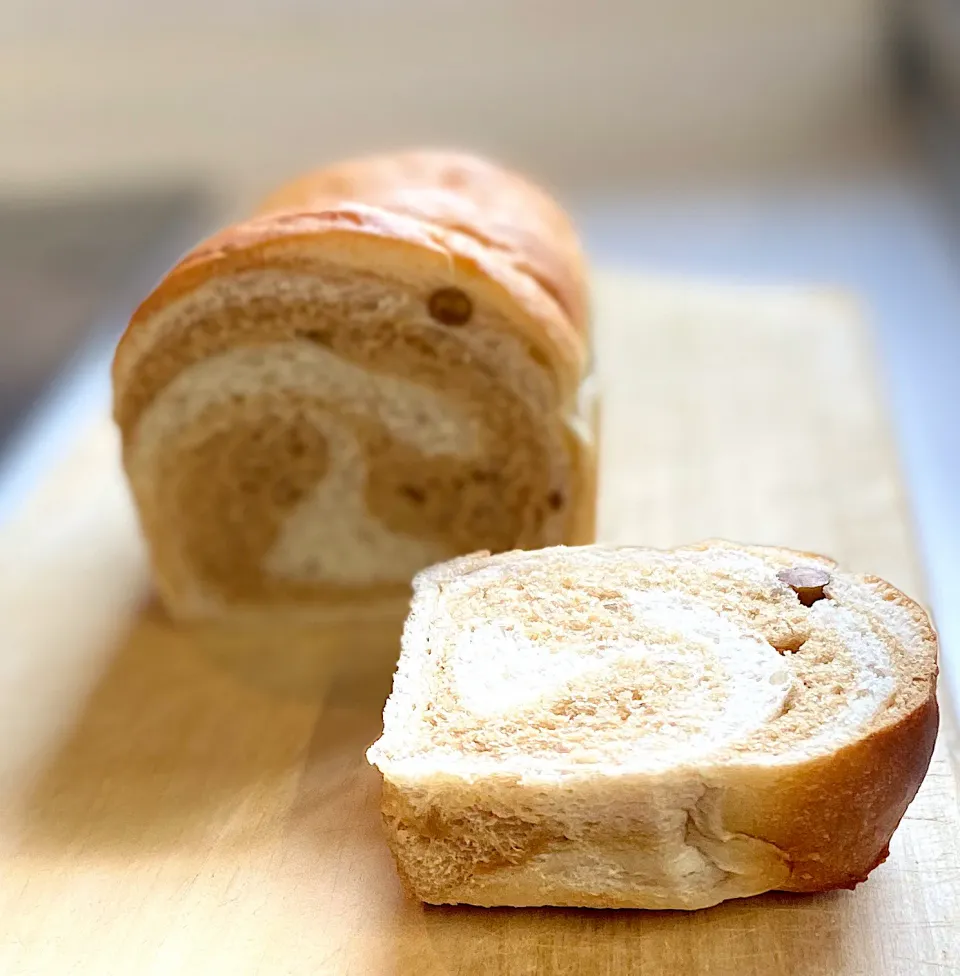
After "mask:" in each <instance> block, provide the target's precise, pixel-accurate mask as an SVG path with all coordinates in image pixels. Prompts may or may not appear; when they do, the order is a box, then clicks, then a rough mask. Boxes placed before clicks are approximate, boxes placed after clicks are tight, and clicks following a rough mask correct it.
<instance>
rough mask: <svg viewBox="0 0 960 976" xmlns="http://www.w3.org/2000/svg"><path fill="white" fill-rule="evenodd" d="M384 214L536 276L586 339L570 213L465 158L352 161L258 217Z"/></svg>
mask: <svg viewBox="0 0 960 976" xmlns="http://www.w3.org/2000/svg"><path fill="white" fill-rule="evenodd" d="M348 201H357V202H362V203H366V204H370V205H373V206H376V207H381V208H383V209H384V210H387V211H390V212H392V213H395V214H401V215H404V216H408V217H412V218H414V219H416V220H417V221H418V222H421V223H425V224H428V225H430V226H433V227H436V228H439V229H442V230H448V231H455V232H457V233H460V234H464V235H466V236H468V237H472V238H473V239H475V240H476V241H477V243H479V244H481V245H483V246H484V247H486V248H489V249H492V250H495V251H498V252H500V253H501V254H502V255H503V256H504V257H505V258H506V259H507V260H509V261H510V262H511V263H512V264H513V265H514V267H516V268H517V269H518V270H519V271H522V272H524V273H526V274H529V275H530V276H531V277H532V278H533V279H534V280H535V281H537V282H538V284H540V286H541V287H542V288H543V289H544V290H545V291H546V292H547V293H548V294H550V295H551V296H552V297H553V298H554V299H555V300H556V302H557V304H558V305H560V307H561V308H562V309H563V310H564V311H565V312H566V314H567V315H568V316H569V318H570V321H571V323H572V325H573V326H574V328H575V329H576V331H577V332H578V333H579V334H580V335H581V336H585V335H586V333H587V328H588V323H587V316H588V309H587V301H586V270H585V266H584V260H583V255H582V252H581V250H580V244H579V241H578V239H577V235H576V231H575V230H574V228H573V225H572V224H571V222H570V219H569V218H568V217H567V215H566V214H565V213H564V211H563V210H562V209H561V208H560V207H559V206H558V205H557V203H556V202H555V201H554V200H553V199H551V198H550V197H549V196H548V195H547V194H546V193H544V192H543V191H542V190H541V189H540V188H539V187H537V186H535V185H534V184H533V183H531V182H530V181H529V180H527V179H525V178H524V177H523V176H521V175H520V174H518V173H515V172H512V171H509V170H507V169H505V168H503V167H502V166H499V165H497V164H494V163H492V162H490V161H489V160H486V159H483V158H480V157H477V156H474V155H469V154H466V153H456V152H443V151H423V150H420V151H411V152H400V153H394V154H391V155H389V156H369V157H364V158H359V159H351V160H347V161H346V162H343V163H340V164H339V165H336V166H331V167H326V168H324V169H321V170H318V171H316V172H313V173H308V174H306V175H305V176H302V177H300V178H299V179H297V180H293V181H292V182H290V183H288V184H286V185H285V186H283V187H281V188H280V189H278V190H277V191H276V192H275V193H273V194H271V195H270V196H269V197H268V198H267V199H266V200H264V201H263V203H262V204H261V205H260V207H259V208H258V209H257V213H258V214H262V213H276V212H278V211H288V212H305V211H312V212H316V211H318V210H328V209H331V208H336V207H339V206H340V205H342V204H343V203H345V202H348Z"/></svg>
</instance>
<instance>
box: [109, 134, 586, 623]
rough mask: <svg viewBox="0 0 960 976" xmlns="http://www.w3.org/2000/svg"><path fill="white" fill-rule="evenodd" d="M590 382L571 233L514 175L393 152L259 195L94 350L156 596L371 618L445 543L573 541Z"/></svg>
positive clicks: (219, 609) (180, 612)
mask: <svg viewBox="0 0 960 976" xmlns="http://www.w3.org/2000/svg"><path fill="white" fill-rule="evenodd" d="M587 371H588V337H587V319H586V292H585V284H584V273H583V262H582V258H581V256H580V252H579V248H578V245H577V240H576V236H575V234H574V232H573V229H572V227H571V226H570V223H569V221H568V220H567V218H566V217H565V216H564V214H563V212H562V211H561V210H560V209H559V207H558V206H557V205H556V204H555V203H554V202H553V201H552V200H550V199H549V198H548V197H547V196H546V195H544V194H543V193H542V192H541V191H540V190H538V189H537V188H536V187H534V186H532V185H531V184H530V183H528V182H527V181H526V180H524V179H522V178H521V177H519V176H517V175H515V174H512V173H509V172H507V171H504V170H502V169H500V168H499V167H497V166H494V165H493V164H491V163H488V162H485V161H483V160H479V159H475V158H473V157H470V156H462V155H456V154H449V153H403V154H397V155H394V156H385V157H374V158H370V159H361V160H354V161H352V162H348V163H345V164H342V165H339V166H336V167H332V168H329V169H326V170H322V171H320V172H318V173H314V174H310V175H309V176H307V177H305V178H303V179H301V180H298V181H296V182H295V183H293V184H290V185H289V186H287V187H285V188H282V189H281V190H280V191H278V192H277V193H276V194H274V195H273V196H272V197H271V198H269V199H268V200H267V201H266V202H265V203H264V204H263V205H262V206H261V208H260V209H259V210H258V212H257V213H256V214H255V215H254V216H253V217H252V218H251V219H249V220H247V221H244V222H242V223H240V224H236V225H234V226H232V227H230V228H227V229H226V230H225V231H223V232H221V233H220V234H218V235H216V236H215V237H213V238H212V239H211V240H209V241H206V242H205V243H203V244H201V245H200V246H199V247H197V248H196V249H195V250H194V251H192V252H191V253H190V254H188V255H187V256H186V257H185V258H184V259H183V260H182V261H181V262H180V263H179V264H178V265H177V266H176V267H175V268H174V269H173V270H172V271H171V272H170V273H169V274H168V275H167V276H166V278H164V280H163V281H162V282H161V283H160V284H159V285H158V286H157V288H156V289H155V291H154V292H153V293H152V294H151V295H150V296H149V297H148V298H147V299H146V301H144V302H143V304H142V305H141V306H140V307H139V308H138V310H137V311H136V313H135V314H134V316H133V318H132V320H131V322H130V325H129V327H128V329H127V331H126V333H125V335H124V337H123V339H122V341H121V343H120V345H119V347H118V349H117V353H116V357H115V361H114V370H113V383H114V414H115V418H116V420H117V423H118V425H119V427H120V429H121V432H122V435H123V457H124V464H125V468H126V471H127V474H128V477H129V480H130V482H131V485H132V488H133V493H134V497H135V499H136V502H137V507H138V510H139V513H140V518H141V522H142V525H143V528H144V532H145V535H146V537H147V540H148V542H149V544H150V549H151V553H152V557H153V562H154V565H155V568H156V575H157V578H158V581H159V586H160V590H161V593H162V595H163V597H164V599H165V602H166V603H167V606H168V607H169V608H170V609H171V610H172V611H173V612H174V614H175V615H176V616H178V617H185V618H210V617H214V618H216V617H219V616H222V615H224V614H228V613H233V612H239V611H242V610H245V609H250V608H254V609H256V608H258V607H264V606H277V605H284V606H288V607H296V608H299V609H305V610H307V611H308V612H313V611H316V612H323V611H324V610H332V609H334V608H337V609H342V608H344V607H350V606H355V607H363V608H369V607H370V606H371V605H372V604H375V603H377V601H380V600H384V601H390V600H396V599H398V598H403V597H405V596H406V594H407V592H408V587H409V581H410V578H411V577H412V575H413V574H414V573H415V572H416V571H417V570H419V569H421V568H422V567H424V566H426V565H428V564H430V563H433V562H436V561H438V560H443V559H448V558H450V557H452V556H454V555H457V554H459V553H463V552H469V551H473V550H475V549H477V548H480V547H482V548H486V549H491V550H494V551H498V550H508V549H511V548H514V547H520V548H535V547H537V546H542V545H547V544H553V543H561V542H576V541H590V538H591V536H592V533H593V509H594V505H595V498H594V485H593V471H594V463H595V462H594V454H593V445H592V434H591V433H590V430H589V423H588V422H587V421H586V419H585V413H584V408H583V395H584V391H585V389H586V387H585V378H586V374H587Z"/></svg>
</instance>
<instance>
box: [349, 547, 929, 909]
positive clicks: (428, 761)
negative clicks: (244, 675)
mask: <svg viewBox="0 0 960 976" xmlns="http://www.w3.org/2000/svg"><path fill="white" fill-rule="evenodd" d="M936 659H937V644H936V636H935V634H934V632H933V630H932V629H931V626H930V623H929V620H928V619H927V616H926V614H925V613H924V611H923V610H922V609H921V608H920V607H919V606H918V605H917V604H915V603H913V602H912V601H911V600H909V599H908V598H907V597H905V596H904V595H903V594H902V593H900V592H899V591H898V590H896V589H894V587H892V586H891V585H890V584H888V583H885V582H884V581H882V580H880V579H877V578H876V577H870V576H854V575H849V574H846V573H841V572H838V571H837V568H836V566H835V564H834V563H833V562H832V561H831V560H829V559H825V558H823V557H820V556H814V555H810V554H807V553H798V552H792V551H790V550H786V549H771V548H758V547H742V546H737V545H733V544H730V543H724V542H711V543H706V544H703V545H700V546H693V547H689V548H682V549H676V550H672V551H659V550H652V549H635V548H634V549H605V548H600V547H584V548H562V547H558V548H553V549H547V550H544V551H541V552H531V553H507V554H503V555H499V556H493V557H489V556H485V555H481V556H471V557H466V558H463V559H459V560H455V561H453V562H451V563H448V564H446V565H442V566H438V567H434V568H432V569H430V570H428V571H426V572H425V573H423V574H421V575H420V577H419V578H418V580H417V582H416V587H415V599H414V604H413V608H412V611H411V614H410V616H409V618H408V621H407V626H406V630H405V633H404V639H403V651H402V654H401V658H400V662H399V665H398V668H397V673H396V676H395V680H394V687H393V693H392V694H391V696H390V699H389V701H388V702H387V706H386V709H385V712H384V731H383V735H382V737H381V739H380V740H379V741H378V742H377V743H376V744H375V745H374V746H373V747H372V748H371V749H370V751H369V754H368V758H369V759H370V761H371V762H372V763H373V764H374V765H376V766H377V767H378V768H379V769H380V770H381V771H382V773H383V777H384V792H383V815H384V822H385V826H386V832H387V836H388V839H389V841H390V844H391V846H392V848H393V851H394V855H395V857H396V861H397V865H398V868H399V871H400V874H401V877H402V879H403V880H404V882H405V884H406V885H407V887H408V888H409V889H410V890H411V892H412V893H413V894H415V895H416V896H417V897H419V898H421V899H422V900H424V901H427V902H432V903H457V902H464V903H469V904H476V905H515V906H524V905H571V906H586V907H624V908H625V907H635V908H685V909H695V908H703V907H706V906H709V905H713V904H716V903H718V902H720V901H723V900H724V899H727V898H735V897H743V896H747V895H755V894H758V893H760V892H763V891H768V890H771V889H779V890H786V891H820V890H825V889H829V888H838V887H853V886H854V885H856V884H857V883H858V882H860V881H862V880H864V879H865V878H866V876H867V874H868V873H869V872H870V871H871V870H872V869H873V868H874V867H876V865H877V864H879V863H880V862H881V861H883V859H884V858H885V857H886V855H887V850H888V848H887V845H888V842H889V840H890V837H891V835H892V833H893V831H894V829H895V828H896V826H897V824H898V823H899V821H900V819H901V817H902V816H903V813H904V811H905V809H906V807H907V804H908V803H909V802H910V801H911V800H912V798H913V796H914V794H915V793H916V790H917V788H918V787H919V785H920V782H921V780H922V779H923V776H924V773H925V772H926V769H927V765H928V763H929V760H930V756H931V753H932V750H933V744H934V740H935V737H936V729H937V705H936V694H935V692H936V675H937V663H936Z"/></svg>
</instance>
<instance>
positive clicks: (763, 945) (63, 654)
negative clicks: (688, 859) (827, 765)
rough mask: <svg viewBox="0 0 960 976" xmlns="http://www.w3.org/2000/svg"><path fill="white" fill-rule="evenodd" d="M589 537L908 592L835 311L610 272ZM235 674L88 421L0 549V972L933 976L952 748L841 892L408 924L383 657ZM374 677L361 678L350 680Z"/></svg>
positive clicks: (947, 929)
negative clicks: (840, 571)
mask: <svg viewBox="0 0 960 976" xmlns="http://www.w3.org/2000/svg"><path fill="white" fill-rule="evenodd" d="M597 318H598V328H597V332H598V346H599V359H600V376H601V380H602V382H601V386H602V389H603V394H604V410H603V416H604V438H603V476H602V506H601V531H602V536H603V537H604V538H605V539H606V540H609V541H623V542H633V543H647V544H653V545H670V544H674V543H681V542H689V541H693V540H695V539H698V538H701V537H704V536H718V535H719V536H728V537H733V538H738V539H744V540H749V541H753V542H767V543H781V544H786V545H791V546H797V547H800V548H804V549H813V550H822V551H825V552H828V553H831V554H833V555H834V556H836V557H838V558H839V559H840V560H841V561H842V562H843V563H844V564H846V565H847V566H848V567H850V568H852V569H855V570H870V571H873V572H876V573H878V574H880V575H882V576H885V577H887V578H889V579H890V580H891V581H893V582H894V583H896V584H897V585H898V586H901V587H903V588H904V589H906V590H907V591H908V592H911V593H918V592H919V591H920V590H921V581H920V578H919V575H918V571H917V564H916V556H915V551H914V547H913V544H912V540H911V536H910V530H909V523H908V518H907V515H906V510H905V507H904V501H903V496H902V491H901V487H900V480H899V476H898V472H897V465H896V461H895V456H894V453H893V451H892V448H891V441H890V435H889V428H888V424H887V420H886V418H885V415H884V411H883V408H882V406H881V404H880V403H879V401H878V396H877V392H876V389H875V383H874V373H873V366H872V363H871V356H870V352H869V346H868V344H867V342H866V341H865V337H864V334H863V332H862V330H861V326H860V324H859V321H858V316H857V314H856V311H855V309H854V308H853V307H852V305H850V304H849V303H848V302H847V301H845V300H843V299H842V298H840V297H838V296H829V295H813V294H806V293H803V292H794V291H785V292H777V291H766V290H761V291H757V290H749V289H740V288H735V287H720V286H707V285H703V286H697V287H692V286H683V285H680V284H677V283H670V282H646V283H643V282H639V281H636V280H634V279H628V278H625V277H617V276H607V277H603V278H602V279H601V280H600V281H599V284H598V308H597ZM272 643H273V647H272V650H271V651H270V652H269V653H265V654H261V655H255V656H251V655H249V654H244V653H238V654H237V655H235V656H234V655H231V654H230V653H224V652H223V648H222V647H221V646H220V644H219V643H218V640H217V638H216V635H213V634H211V633H209V632H208V633H206V634H202V633H199V632H185V631H177V630H176V629H174V628H173V627H172V626H171V625H170V624H169V623H168V622H167V621H166V620H165V619H164V617H163V615H162V613H161V612H160V611H159V610H158V609H157V608H156V606H155V605H154V604H153V603H152V601H151V596H150V585H149V574H148V571H147V568H146V566H145V562H144V556H143V552H142V549H141V545H140V543H139V541H138V536H137V531H136V524H135V520H134V517H133V514H132V511H131V508H130V503H129V501H128V499H127V496H126V492H125V487H124V484H123V480H122V477H121V475H120V472H119V468H118V463H117V453H116V444H115V441H114V437H113V431H112V429H111V428H110V426H109V423H108V422H107V421H106V420H104V421H103V423H102V424H100V425H99V426H98V427H97V428H96V429H95V430H93V431H92V432H91V434H90V436H89V437H88V438H87V439H86V440H84V442H83V443H81V444H79V445H77V448H76V451H75V452H74V454H73V456H71V457H70V458H69V459H66V460H65V461H64V464H63V465H62V467H61V468H60V470H59V471H57V472H56V473H55V474H54V475H53V476H52V477H51V478H50V480H49V482H48V483H47V484H46V485H45V486H44V487H43V488H42V490H41V491H39V492H38V493H37V495H36V496H35V497H34V498H33V499H31V501H30V503H29V504H28V505H27V506H26V507H25V508H24V509H23V511H22V512H21V513H20V515H19V516H18V517H17V518H16V519H15V521H14V522H13V524H11V525H10V526H9V527H7V528H6V529H5V530H4V533H3V535H2V537H0V801H2V803H0V842H2V844H0V973H3V974H10V976H13V974H20V973H23V974H51V976H53V974H56V976H67V974H84V976H86V974H91V976H94V974H95V976H108V974H118V976H139V974H149V976H153V974H182V973H187V974H192V973H197V974H203V976H211V974H219V973H223V974H229V976H241V974H255V973H256V974H267V976H275V974H276V976H279V974H337V976H407V974H410V976H414V974H416V976H435V974H436V976H440V974H444V976H447V974H449V976H454V974H458V976H473V974H477V976H479V974H484V976H486V974H491V976H533V974H552V973H563V974H574V976H586V974H591V976H593V974H597V976H621V974H628V973H629V974H637V973H640V974H657V976H681V974H682V976H688V974H700V973H703V974H710V976H728V974H730V976H775V974H780V973H784V974H791V976H806V974H811V976H813V974H816V976H894V974H897V976H927V974H929V976H946V974H950V973H958V972H960V814H958V806H957V786H956V780H955V778H954V775H953V772H952V770H951V763H950V760H949V758H948V755H949V754H948V750H947V748H946V745H945V742H944V737H943V736H941V743H940V745H939V746H938V754H937V756H936V758H935V759H934V762H933V765H932V767H931V770H930V773H929V775H928V777H927V780H926V783H925V784H924V787H923V789H922V791H921V793H920V795H919V796H918V798H917V800H916V801H915V803H914V804H913V805H912V806H911V807H910V809H909V811H908V813H907V816H906V819H905V820H904V822H903V824H902V825H901V827H900V829H899V831H898V832H897V835H896V837H895V838H894V843H893V846H892V852H891V856H890V859H889V861H888V862H887V863H886V864H884V865H883V866H882V867H880V868H879V869H878V870H877V871H876V872H875V874H874V875H873V876H872V877H871V879H870V880H869V881H868V882H867V883H866V884H864V885H862V886H861V887H860V888H859V889H858V890H857V891H855V892H835V893H831V894H827V895H822V896H807V897H801V896H787V895H777V894H773V895H767V896H764V897H760V898H755V899H750V900H746V901H740V902H733V903H728V904H725V905H722V906H719V907H717V908H714V909H710V910H708V911H703V912H697V913H693V914H685V913H679V912H655V913H651V912H619V913H617V912H609V913H608V912H596V911H534V910H496V911H490V910H482V909H468V908H458V909H450V908H446V909H444V908H424V907H422V906H421V905H419V904H416V903H413V902H411V901H408V900H406V899H405V898H404V896H403V895H402V894H401V891H400V889H399V886H398V883H397V880H396V877H395V875H394V871H393V867H392V864H391V861H390V858H389V856H388V854H387V851H386V848H385V847H384V845H383V843H382V841H381V838H380V833H379V823H378V817H377V790H378V782H377V777H376V775H375V774H374V772H373V771H372V770H371V769H370V768H368V767H367V766H366V764H365V762H364V759H363V750H364V748H365V746H366V745H367V744H368V743H369V742H370V741H371V740H372V739H373V738H374V737H375V736H376V734H377V732H378V730H379V714H380V707H381V705H382V700H383V695H384V693H385V688H386V684H387V681H388V674H389V661H390V659H391V658H392V657H393V656H394V655H395V647H394V645H393V644H392V643H391V642H390V641H387V642H386V643H385V644H384V647H383V648H382V649H380V651H379V655H378V653H377V652H376V651H375V649H372V648H371V649H367V650H366V651H364V652H362V653H361V652H360V650H358V651H357V653H354V654H351V655H349V656H348V658H347V659H346V660H342V659H337V660H336V663H335V664H328V665H326V666H325V667H320V666H318V665H317V662H318V661H323V660H325V658H324V657H323V655H324V646H323V640H322V639H321V638H319V637H318V636H317V635H305V634H282V635H275V639H274V641H273V642H272ZM359 663H364V664H365V667H364V669H363V670H362V671H360V670H357V668H356V665H358V664H359Z"/></svg>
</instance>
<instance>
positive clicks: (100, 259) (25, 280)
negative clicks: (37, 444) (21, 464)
mask: <svg viewBox="0 0 960 976" xmlns="http://www.w3.org/2000/svg"><path fill="white" fill-rule="evenodd" d="M205 210H206V201H205V198H204V197H203V195H202V194H201V193H200V192H199V191H198V190H196V189H194V188H192V187H185V186H184V187H182V186H174V187H160V188H148V189H134V188H131V189H122V188H121V189H112V190H106V189H105V190H102V191H98V192H77V193H71V194H66V195H63V196H62V197H60V198H56V197H53V198H51V197H44V198H43V199H37V200H31V199H28V198H23V197H17V198H15V199H6V200H4V199H2V198H0V454H2V453H3V450H4V447H5V445H6V444H7V442H8V441H9V439H10V438H11V436H12V435H13V433H14V431H15V430H16V429H17V428H18V427H19V426H20V424H22V423H23V421H24V420H25V418H26V416H27V415H28V413H29V411H30V410H31V408H32V407H33V406H34V405H35V404H36V403H37V402H38V400H39V399H40V398H41V397H42V396H43V394H44V392H45V391H46V390H47V389H48V388H49V387H50V386H51V384H52V383H53V382H54V381H55V380H56V379H57V378H58V377H59V376H60V375H61V374H62V373H63V371H64V370H65V369H66V368H67V366H68V364H69V363H70V362H71V360H72V359H73V358H74V357H76V356H78V355H82V353H83V350H84V349H85V348H86V346H87V345H88V344H89V343H90V342H93V341H95V340H96V338H97V336H98V333H99V332H100V331H101V330H103V329H104V328H109V327H110V326H109V325H108V324H106V320H107V319H110V318H116V317H117V316H118V315H119V316H125V313H126V310H127V307H128V306H129V305H130V304H132V303H133V302H134V301H136V298H137V294H138V289H139V290H140V291H142V290H144V289H145V286H146V285H147V284H148V281H149V279H152V278H153V277H155V276H156V274H157V270H158V267H163V265H164V264H165V263H170V262H172V261H173V260H174V258H175V257H176V254H177V251H178V250H180V249H182V248H184V247H185V246H186V244H187V243H188V242H189V241H188V238H189V236H190V234H191V233H193V234H195V233H197V231H198V229H199V223H200V221H201V220H202V219H203V215H204V213H205ZM147 276H149V278H148V279H147V281H145V280H144V279H145V278H147Z"/></svg>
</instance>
